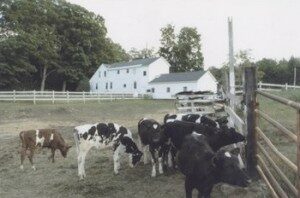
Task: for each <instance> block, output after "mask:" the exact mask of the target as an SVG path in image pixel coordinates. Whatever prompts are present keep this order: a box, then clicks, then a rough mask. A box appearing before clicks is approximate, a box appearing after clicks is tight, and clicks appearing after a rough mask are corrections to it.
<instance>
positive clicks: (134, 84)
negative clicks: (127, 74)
mask: <svg viewBox="0 0 300 198" xmlns="http://www.w3.org/2000/svg"><path fill="white" fill-rule="evenodd" d="M136 87H137V84H136V81H134V83H133V89H136Z"/></svg>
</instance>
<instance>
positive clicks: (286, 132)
mask: <svg viewBox="0 0 300 198" xmlns="http://www.w3.org/2000/svg"><path fill="white" fill-rule="evenodd" d="M255 111H256V113H257V114H258V115H260V116H261V117H262V118H264V119H265V120H266V121H268V122H269V123H270V124H272V125H273V126H275V127H276V128H277V129H279V130H280V131H281V132H283V134H284V135H286V136H287V137H289V138H291V139H292V140H293V141H294V142H297V136H296V135H295V134H294V133H293V132H291V131H290V130H288V129H287V128H285V127H284V126H283V125H282V124H280V123H279V122H277V121H275V120H274V119H272V118H271V117H270V116H268V115H267V114H266V113H264V112H262V111H260V110H258V109H256V110H255Z"/></svg>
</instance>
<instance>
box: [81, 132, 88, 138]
mask: <svg viewBox="0 0 300 198" xmlns="http://www.w3.org/2000/svg"><path fill="white" fill-rule="evenodd" d="M82 137H83V139H85V140H86V139H87V137H88V133H87V132H85V133H84V134H82Z"/></svg>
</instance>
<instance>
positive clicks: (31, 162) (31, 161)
mask: <svg viewBox="0 0 300 198" xmlns="http://www.w3.org/2000/svg"><path fill="white" fill-rule="evenodd" d="M29 151H30V153H29V156H28V158H29V161H30V164H31V168H32V169H33V170H34V171H35V170H36V168H35V166H34V164H33V155H34V148H30V149H29Z"/></svg>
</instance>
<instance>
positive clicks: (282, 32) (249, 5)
mask: <svg viewBox="0 0 300 198" xmlns="http://www.w3.org/2000/svg"><path fill="white" fill-rule="evenodd" d="M68 1H69V2H71V3H76V4H79V5H81V6H83V7H85V8H86V9H88V10H90V11H93V12H95V13H97V14H100V15H101V16H103V17H104V18H105V21H106V27H107V29H108V36H109V37H110V38H112V39H113V40H114V41H115V42H118V43H120V44H121V45H122V46H123V47H124V48H125V49H126V50H129V49H130V48H132V47H135V48H138V49H141V48H145V47H154V48H155V49H158V47H159V44H160V42H159V39H160V28H161V27H163V26H165V25H166V24H168V23H171V24H173V25H175V26H176V29H177V31H178V30H179V29H180V28H181V27H183V26H192V27H196V28H197V29H198V32H199V33H200V34H201V38H202V51H203V54H204V64H205V67H206V68H207V67H209V66H220V65H221V64H222V63H224V62H225V61H227V59H228V58H227V56H228V55H227V54H228V34H227V31H228V30H227V17H228V16H231V17H232V18H233V25H234V27H233V28H234V48H235V51H238V50H245V49H251V50H252V52H251V56H252V57H253V58H254V59H255V60H257V59H260V58H262V57H270V58H276V59H282V58H289V57H290V56H292V55H294V56H297V57H300V1H299V0H251V1H250V0H68Z"/></svg>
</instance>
